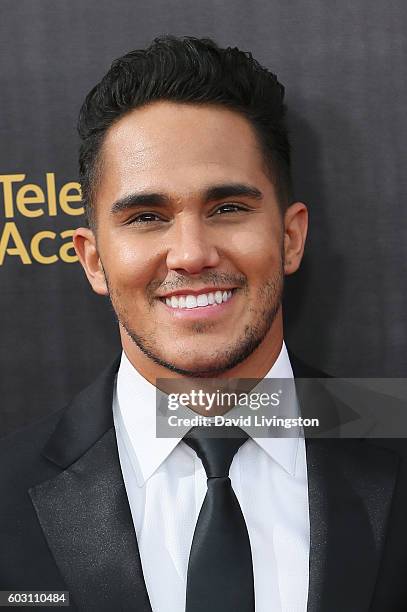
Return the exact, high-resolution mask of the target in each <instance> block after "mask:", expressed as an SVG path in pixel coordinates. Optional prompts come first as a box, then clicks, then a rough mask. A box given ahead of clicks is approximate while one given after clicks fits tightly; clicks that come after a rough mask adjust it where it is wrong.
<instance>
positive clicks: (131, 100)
mask: <svg viewBox="0 0 407 612" xmlns="http://www.w3.org/2000/svg"><path fill="white" fill-rule="evenodd" d="M157 100H167V101H173V102H180V103H191V104H204V105H208V104H211V105H217V106H223V107H226V108H229V109H230V110H235V111H237V112H239V113H241V114H242V115H243V116H244V117H245V118H246V119H248V120H249V122H250V123H251V125H252V127H253V128H254V130H255V133H256V135H257V138H258V140H259V143H260V145H261V150H262V152H263V155H264V159H265V162H266V168H267V170H268V173H269V176H270V178H271V180H272V181H273V183H274V185H275V187H276V192H277V197H278V200H279V203H280V207H281V210H282V211H284V210H285V208H286V207H287V206H288V204H290V203H291V202H290V199H291V172H290V146H289V141H288V135H287V127H286V123H285V114H286V107H285V104H284V103H283V100H284V87H283V85H281V83H279V81H278V80H277V77H276V75H275V74H273V73H272V72H270V71H269V70H268V69H267V68H264V67H263V66H261V65H260V64H259V62H257V61H256V60H255V59H254V58H253V57H252V55H251V53H249V52H244V51H241V50H240V49H238V48H237V47H233V48H232V47H227V48H225V49H222V48H220V47H219V46H218V45H217V44H216V43H215V42H214V41H213V40H211V39H210V38H195V37H191V36H185V37H182V38H179V37H176V36H171V35H167V36H160V37H158V38H155V39H154V41H153V42H152V43H151V45H150V46H149V47H147V48H146V49H137V50H135V51H131V52H130V53H127V54H126V55H123V57H120V58H118V59H116V60H115V61H114V62H113V64H112V66H111V68H110V70H109V71H108V72H107V74H106V75H105V76H104V77H103V79H102V80H101V81H100V83H98V84H97V85H96V86H95V87H94V88H93V89H92V90H91V91H90V92H89V94H88V95H87V96H86V99H85V101H84V103H83V105H82V108H81V110H80V113H79V121H78V131H79V135H80V137H81V140H82V142H81V146H80V152H79V174H80V181H81V185H82V198H83V204H84V207H85V212H86V217H87V221H88V224H89V227H91V228H92V229H95V227H96V223H95V217H96V216H95V211H94V195H95V191H96V186H97V173H98V160H99V153H100V150H101V146H102V144H103V140H104V137H105V135H106V132H107V130H108V129H109V127H110V126H111V125H112V124H113V123H115V122H116V121H117V120H118V119H120V118H121V117H122V116H123V115H125V114H126V113H127V112H129V111H131V110H133V109H135V108H139V107H142V106H145V105H147V104H149V103H150V102H154V101H157Z"/></svg>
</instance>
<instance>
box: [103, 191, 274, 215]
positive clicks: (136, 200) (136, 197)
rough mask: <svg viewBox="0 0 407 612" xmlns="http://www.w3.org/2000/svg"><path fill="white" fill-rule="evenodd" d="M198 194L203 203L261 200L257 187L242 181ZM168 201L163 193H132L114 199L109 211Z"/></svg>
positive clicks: (168, 198) (156, 206)
mask: <svg viewBox="0 0 407 612" xmlns="http://www.w3.org/2000/svg"><path fill="white" fill-rule="evenodd" d="M200 195H201V198H202V199H203V201H204V202H205V203H208V202H211V201H213V200H221V199H224V198H230V197H242V196H244V197H246V198H251V199H253V200H261V199H262V198H263V194H262V192H261V191H260V190H259V189H257V187H253V186H252V185H246V184H244V183H226V184H222V185H213V186H211V187H208V188H206V189H204V190H203V191H202V192H201V194H200ZM170 203H171V198H170V197H169V196H168V195H166V194H165V193H155V192H151V193H132V194H130V195H126V196H124V197H123V198H120V199H119V200H116V201H115V202H114V204H113V205H112V207H111V209H110V212H111V214H112V215H115V214H118V213H121V212H123V211H126V210H129V209H133V208H137V207H141V206H154V207H155V208H159V207H162V206H168V205H169V204H170Z"/></svg>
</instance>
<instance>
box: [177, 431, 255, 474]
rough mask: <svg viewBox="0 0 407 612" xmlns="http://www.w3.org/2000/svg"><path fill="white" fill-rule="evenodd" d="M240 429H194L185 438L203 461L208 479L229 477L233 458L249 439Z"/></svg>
mask: <svg viewBox="0 0 407 612" xmlns="http://www.w3.org/2000/svg"><path fill="white" fill-rule="evenodd" d="M248 437H249V436H248V434H247V433H246V432H245V431H243V430H242V429H240V428H239V427H216V428H215V427H214V428H213V430H212V428H209V427H193V428H192V429H191V430H190V431H189V432H188V433H187V434H186V436H185V437H184V442H185V443H186V444H188V446H190V447H191V448H192V449H193V450H194V451H195V452H196V454H197V455H198V457H199V458H200V459H201V461H202V463H203V466H204V468H205V472H206V475H207V477H208V478H220V477H226V476H229V469H230V466H231V463H232V460H233V457H234V456H235V454H236V453H237V451H238V450H239V448H240V447H241V446H242V444H244V443H245V442H246V440H247V438H248Z"/></svg>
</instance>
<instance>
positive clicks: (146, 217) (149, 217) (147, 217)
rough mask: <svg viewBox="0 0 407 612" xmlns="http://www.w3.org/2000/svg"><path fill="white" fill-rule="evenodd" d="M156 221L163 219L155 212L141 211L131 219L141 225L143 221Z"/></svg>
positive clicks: (131, 221)
mask: <svg viewBox="0 0 407 612" xmlns="http://www.w3.org/2000/svg"><path fill="white" fill-rule="evenodd" d="M155 221H162V219H161V218H160V217H159V216H158V215H156V214H155V213H141V214H140V215H137V216H136V217H133V218H132V219H130V221H129V223H134V224H140V225H141V224H143V223H154V222H155Z"/></svg>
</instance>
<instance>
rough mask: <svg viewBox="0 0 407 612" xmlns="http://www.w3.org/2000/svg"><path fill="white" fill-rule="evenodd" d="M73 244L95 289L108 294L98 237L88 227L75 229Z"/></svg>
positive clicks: (101, 293) (97, 291)
mask: <svg viewBox="0 0 407 612" xmlns="http://www.w3.org/2000/svg"><path fill="white" fill-rule="evenodd" d="M72 241H73V245H74V248H75V251H76V254H77V255H78V257H79V261H80V262H81V264H82V267H83V269H84V270H85V274H86V276H87V277H88V281H89V282H90V284H91V286H92V289H93V291H95V293H98V294H99V295H108V289H107V285H106V279H105V273H104V271H103V267H102V262H101V260H100V257H99V253H98V249H97V244H96V237H95V234H94V233H93V232H92V230H90V229H88V228H87V227H78V229H76V230H75V232H74V235H73V238H72Z"/></svg>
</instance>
